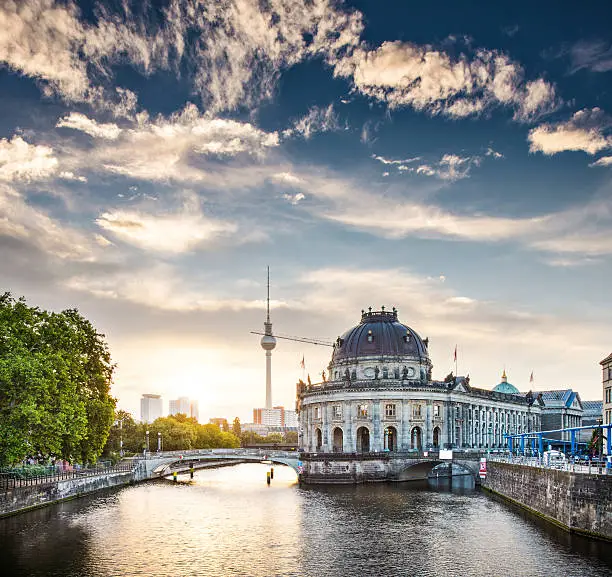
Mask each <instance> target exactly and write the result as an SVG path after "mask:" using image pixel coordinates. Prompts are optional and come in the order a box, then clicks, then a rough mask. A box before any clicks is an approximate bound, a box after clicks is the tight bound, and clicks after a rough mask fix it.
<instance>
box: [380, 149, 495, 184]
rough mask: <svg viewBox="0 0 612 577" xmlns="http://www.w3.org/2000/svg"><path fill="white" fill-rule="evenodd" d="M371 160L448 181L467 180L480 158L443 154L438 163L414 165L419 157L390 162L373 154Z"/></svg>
mask: <svg viewBox="0 0 612 577" xmlns="http://www.w3.org/2000/svg"><path fill="white" fill-rule="evenodd" d="M496 154H497V153H496ZM500 156H501V155H500ZM372 158H373V159H374V160H377V161H378V162H381V163H382V164H385V165H388V166H392V167H396V168H397V170H399V171H400V172H404V173H415V174H418V175H421V176H436V177H437V178H439V179H441V180H449V181H454V180H460V179H462V178H467V177H468V176H469V174H470V170H471V168H472V167H473V166H478V165H480V162H481V158H480V156H459V155H457V154H444V155H443V156H442V158H441V159H440V160H439V161H438V162H435V163H427V164H426V163H423V164H416V163H417V162H418V161H419V160H421V157H420V156H416V157H414V158H406V159H404V160H391V159H388V158H384V157H383V156H376V155H374V154H373V155H372Z"/></svg>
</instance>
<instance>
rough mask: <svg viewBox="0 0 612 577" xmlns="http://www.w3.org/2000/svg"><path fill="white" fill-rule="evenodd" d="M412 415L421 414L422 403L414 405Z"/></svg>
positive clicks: (417, 415) (418, 415)
mask: <svg viewBox="0 0 612 577" xmlns="http://www.w3.org/2000/svg"><path fill="white" fill-rule="evenodd" d="M412 416H413V417H420V416H421V405H414V406H413V407H412Z"/></svg>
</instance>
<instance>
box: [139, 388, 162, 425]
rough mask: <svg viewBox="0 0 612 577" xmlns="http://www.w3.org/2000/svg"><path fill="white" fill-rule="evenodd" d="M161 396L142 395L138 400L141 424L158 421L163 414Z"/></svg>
mask: <svg viewBox="0 0 612 577" xmlns="http://www.w3.org/2000/svg"><path fill="white" fill-rule="evenodd" d="M162 405H163V401H162V398H161V395H149V394H146V395H142V398H141V399H140V420H141V421H142V422H143V423H152V422H153V421H154V420H155V419H159V417H161V416H162V413H163V406H162Z"/></svg>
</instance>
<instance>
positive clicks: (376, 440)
mask: <svg viewBox="0 0 612 577" xmlns="http://www.w3.org/2000/svg"><path fill="white" fill-rule="evenodd" d="M380 404H381V401H372V417H371V418H372V421H371V422H372V426H371V427H370V451H382V450H383V440H382V437H383V436H384V431H383V430H382V427H381V423H380Z"/></svg>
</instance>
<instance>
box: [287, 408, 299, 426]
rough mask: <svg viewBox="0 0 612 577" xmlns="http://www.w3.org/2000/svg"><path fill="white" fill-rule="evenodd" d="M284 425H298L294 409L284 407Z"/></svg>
mask: <svg viewBox="0 0 612 577" xmlns="http://www.w3.org/2000/svg"><path fill="white" fill-rule="evenodd" d="M284 426H285V427H288V428H289V427H291V428H296V427H297V426H298V418H297V413H296V412H295V411H290V410H287V409H285V423H284Z"/></svg>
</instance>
